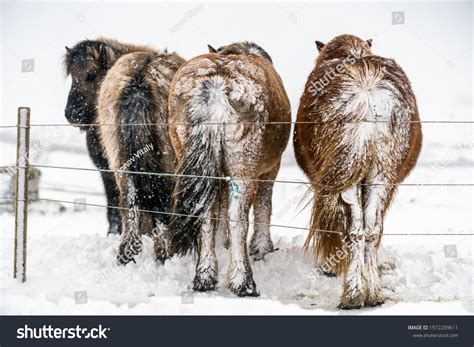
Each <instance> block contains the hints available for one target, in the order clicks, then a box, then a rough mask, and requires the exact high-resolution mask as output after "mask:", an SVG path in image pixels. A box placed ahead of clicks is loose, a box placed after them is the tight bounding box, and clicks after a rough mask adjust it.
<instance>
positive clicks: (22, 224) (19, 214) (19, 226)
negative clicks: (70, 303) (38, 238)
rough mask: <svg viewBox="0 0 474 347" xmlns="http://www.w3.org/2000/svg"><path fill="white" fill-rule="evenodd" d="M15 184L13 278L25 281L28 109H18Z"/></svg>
mask: <svg viewBox="0 0 474 347" xmlns="http://www.w3.org/2000/svg"><path fill="white" fill-rule="evenodd" d="M17 124H18V127H17V139H16V183H15V188H16V189H15V195H16V196H15V251H14V263H13V277H14V278H17V279H18V280H19V281H20V282H25V280H26V241H27V221H28V218H27V217H28V155H29V150H30V108H29V107H19V108H18V123H17Z"/></svg>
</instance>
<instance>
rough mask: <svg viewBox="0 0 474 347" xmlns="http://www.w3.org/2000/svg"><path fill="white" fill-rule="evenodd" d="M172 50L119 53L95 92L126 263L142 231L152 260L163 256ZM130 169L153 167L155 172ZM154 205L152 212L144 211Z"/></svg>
mask: <svg viewBox="0 0 474 347" xmlns="http://www.w3.org/2000/svg"><path fill="white" fill-rule="evenodd" d="M184 62H185V61H184V59H183V58H181V57H180V56H179V55H177V54H175V53H167V52H166V51H165V52H160V51H155V50H149V51H146V52H134V53H130V54H127V55H124V56H122V57H121V58H120V59H119V60H117V62H116V63H115V64H114V65H113V67H112V68H111V69H110V71H109V72H108V73H107V76H106V77H105V79H104V81H103V82H102V86H101V88H100V93H99V103H98V120H99V124H100V125H101V127H100V136H101V142H102V145H103V148H104V152H105V153H106V156H107V158H108V161H109V166H110V168H111V169H113V170H116V172H115V179H116V181H117V185H118V189H119V192H120V207H122V208H123V209H122V210H121V212H122V229H123V235H122V241H121V245H120V248H119V254H118V260H119V262H120V263H122V264H126V263H128V262H129V261H131V260H133V257H134V256H135V255H136V254H138V252H139V251H140V250H141V234H152V235H151V236H152V237H153V238H154V250H155V256H156V258H157V260H160V261H164V260H165V259H166V257H167V245H166V242H165V237H166V236H167V235H168V233H166V232H165V230H166V228H167V225H168V223H169V213H170V210H171V192H172V189H173V180H172V178H171V177H169V176H162V175H159V174H160V173H161V174H163V173H164V174H166V173H170V174H172V173H174V171H175V165H176V161H175V155H174V152H173V148H172V146H171V142H170V138H169V135H168V127H167V121H168V92H169V87H170V84H171V80H172V78H173V76H174V74H175V73H176V71H177V70H178V68H179V67H180V66H181V65H182V64H183V63H184ZM131 171H133V172H137V171H138V172H144V173H145V172H146V173H156V174H158V175H149V174H137V173H130V172H131ZM144 210H146V211H153V212H145V211H144Z"/></svg>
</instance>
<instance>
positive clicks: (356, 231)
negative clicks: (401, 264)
mask: <svg viewBox="0 0 474 347" xmlns="http://www.w3.org/2000/svg"><path fill="white" fill-rule="evenodd" d="M341 197H342V199H343V200H344V201H345V202H346V203H347V204H348V205H349V207H350V218H349V219H350V225H349V230H348V233H347V236H346V243H347V247H348V251H349V252H348V253H349V254H348V256H349V260H348V263H347V268H346V270H345V273H344V285H343V292H342V296H341V301H340V304H339V308H342V309H354V308H360V307H362V305H363V304H364V301H365V299H366V295H367V293H366V291H367V281H366V273H365V272H366V267H365V259H364V251H365V235H364V220H363V210H362V204H361V188H360V186H353V187H351V188H349V189H347V190H346V191H344V192H343V193H342V194H341Z"/></svg>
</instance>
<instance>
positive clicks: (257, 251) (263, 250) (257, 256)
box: [250, 245, 279, 261]
mask: <svg viewBox="0 0 474 347" xmlns="http://www.w3.org/2000/svg"><path fill="white" fill-rule="evenodd" d="M278 249H279V248H273V245H270V246H267V247H252V245H251V246H250V256H251V257H252V259H253V260H254V261H259V260H262V259H263V258H265V256H266V255H267V254H268V253H273V252H276V251H278Z"/></svg>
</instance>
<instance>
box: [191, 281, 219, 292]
mask: <svg viewBox="0 0 474 347" xmlns="http://www.w3.org/2000/svg"><path fill="white" fill-rule="evenodd" d="M216 284H217V281H216V280H202V279H197V278H194V281H193V290H194V291H195V292H210V291H213V290H216Z"/></svg>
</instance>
